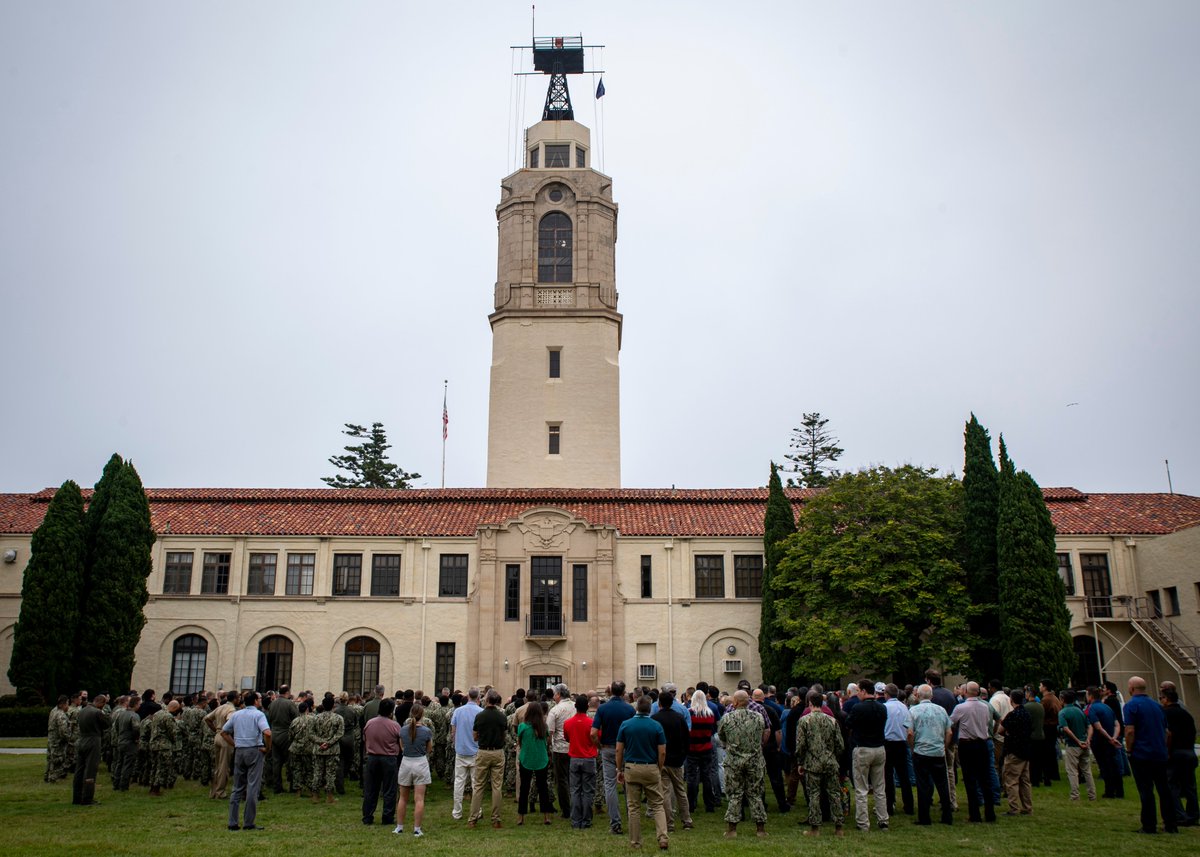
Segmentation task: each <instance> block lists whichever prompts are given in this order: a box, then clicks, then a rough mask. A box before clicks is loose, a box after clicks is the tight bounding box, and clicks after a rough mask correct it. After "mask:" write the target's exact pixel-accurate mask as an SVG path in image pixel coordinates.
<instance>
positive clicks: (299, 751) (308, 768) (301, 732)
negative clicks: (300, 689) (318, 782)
mask: <svg viewBox="0 0 1200 857" xmlns="http://www.w3.org/2000/svg"><path fill="white" fill-rule="evenodd" d="M314 720H316V717H315V716H314V715H313V713H312V700H311V699H306V700H304V701H303V702H302V703H300V716H299V717H297V718H296V719H295V720H293V721H292V724H291V726H289V727H288V739H289V743H288V764H289V765H291V768H292V782H293V783H295V784H296V786H297V787H298V790H299V794H300V796H301V797H304V793H305V792H306V791H307V792H309V793H310V794H311V793H312V792H311V789H312V774H313V744H312V724H313V721H314Z"/></svg>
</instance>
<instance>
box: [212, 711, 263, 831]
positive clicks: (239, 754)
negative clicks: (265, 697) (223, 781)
mask: <svg viewBox="0 0 1200 857" xmlns="http://www.w3.org/2000/svg"><path fill="white" fill-rule="evenodd" d="M221 737H222V738H223V739H224V740H225V741H227V742H228V743H229V744H231V745H232V746H233V793H232V794H231V795H230V796H229V829H230V830H237V829H238V804H239V803H241V801H242V800H243V799H244V800H245V801H246V818H245V824H243V825H242V829H243V830H262V828H261V827H259V826H258V825H256V824H255V823H254V817H255V814H256V813H257V811H258V794H259V792H260V791H261V789H262V770H263V759H264V758H265V757H266V756H267V754H268V753H270V752H271V725H270V724H269V723H267V715H265V714H263V710H262V698H261V697H260V696H259V695H258V694H257V693H255V692H254V691H253V690H248V691H246V693H245V695H243V696H242V708H241V709H239V710H238V711H235V712H233V714H231V715H229V719H228V720H226V721H225V725H224V726H223V727H221Z"/></svg>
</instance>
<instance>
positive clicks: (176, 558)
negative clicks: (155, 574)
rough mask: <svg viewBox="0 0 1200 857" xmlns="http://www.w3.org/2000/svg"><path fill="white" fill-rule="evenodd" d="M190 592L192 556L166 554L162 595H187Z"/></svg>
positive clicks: (188, 554)
mask: <svg viewBox="0 0 1200 857" xmlns="http://www.w3.org/2000/svg"><path fill="white" fill-rule="evenodd" d="M191 591H192V554H191V553H190V552H188V553H168V554H167V563H166V566H165V567H164V568H163V595H187V594H188V593H189V592H191Z"/></svg>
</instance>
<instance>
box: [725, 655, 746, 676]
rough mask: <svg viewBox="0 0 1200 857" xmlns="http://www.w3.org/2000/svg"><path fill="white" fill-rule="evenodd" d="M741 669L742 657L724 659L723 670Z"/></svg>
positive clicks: (737, 670)
mask: <svg viewBox="0 0 1200 857" xmlns="http://www.w3.org/2000/svg"><path fill="white" fill-rule="evenodd" d="M741 671H742V659H741V658H734V659H732V660H727V661H725V672H727V673H740V672H741Z"/></svg>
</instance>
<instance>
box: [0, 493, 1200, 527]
mask: <svg viewBox="0 0 1200 857" xmlns="http://www.w3.org/2000/svg"><path fill="white" fill-rule="evenodd" d="M90 493H91V492H90V491H84V496H85V497H88V496H90ZM787 493H788V497H789V499H790V500H791V501H792V505H793V508H795V509H796V510H797V511H799V509H800V507H801V506H802V505H803V503H804V500H805V499H806V498H808V497H810V496H812V493H813V492H812V491H809V490H807V489H789V490H788V492H787ZM1044 494H1045V496H1046V504H1047V506H1049V508H1050V514H1051V517H1052V518H1053V520H1054V524H1055V526H1056V527H1057V528H1058V532H1059V533H1060V534H1062V535H1084V534H1109V535H1124V534H1130V535H1161V534H1165V533H1170V532H1174V531H1175V530H1179V529H1184V528H1186V527H1190V526H1195V525H1197V524H1200V497H1191V496H1188V495H1183V494H1083V493H1082V492H1080V491H1078V490H1076V489H1074V488H1046V489H1044ZM146 495H147V497H148V498H149V500H150V509H151V514H152V518H153V523H154V528H155V530H156V531H158V532H159V533H163V532H170V533H172V534H179V535H197V536H232V535H250V536H472V535H474V534H475V530H476V528H477V527H479V526H480V525H483V524H501V523H504V522H505V521H507V520H510V519H512V518H515V517H517V516H518V515H520V514H522V513H524V512H526V511H527V510H529V509H531V508H537V507H539V506H554V507H557V508H561V509H564V510H566V511H567V512H569V513H571V514H572V515H575V516H577V517H579V518H582V519H583V520H586V521H588V522H589V523H593V524H608V525H611V526H614V527H616V528H617V529H618V530H619V531H620V532H621V533H622V534H623V535H626V536H761V535H762V525H763V511H764V508H763V507H764V505H765V504H766V499H767V491H766V489H765V488H716V489H679V490H676V489H673V488H672V489H659V488H620V489H602V488H589V489H567V488H545V489H539V488H442V489H436V488H434V489H412V490H407V491H402V490H389V489H349V490H338V489H333V488H313V489H309V488H150V489H147V491H146ZM53 496H54V489H52V488H47V489H44V490H42V491H39V492H38V493H36V494H0V533H32V532H33V531H34V529H36V528H37V526H38V524H40V523H41V520H42V516H43V515H44V514H45V512H46V506H47V504H48V503H49V501H50V498H51V497H53ZM168 528H169V529H168Z"/></svg>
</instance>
